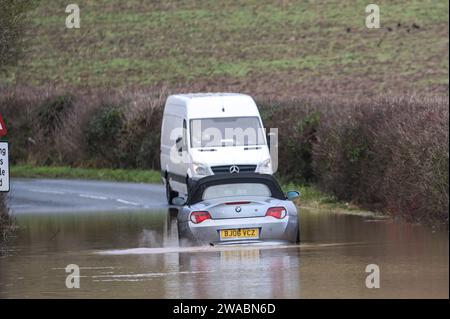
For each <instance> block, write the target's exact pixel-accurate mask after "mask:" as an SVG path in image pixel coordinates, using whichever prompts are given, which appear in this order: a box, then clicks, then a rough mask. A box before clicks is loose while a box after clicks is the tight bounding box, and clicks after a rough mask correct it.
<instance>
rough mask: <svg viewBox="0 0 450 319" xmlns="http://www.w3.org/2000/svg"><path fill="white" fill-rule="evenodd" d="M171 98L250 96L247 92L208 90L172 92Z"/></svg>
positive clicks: (185, 99)
mask: <svg viewBox="0 0 450 319" xmlns="http://www.w3.org/2000/svg"><path fill="white" fill-rule="evenodd" d="M171 97H172V98H176V99H178V100H183V101H190V100H193V99H202V98H217V97H247V98H248V97H250V96H249V95H247V94H242V93H227V92H217V93H216V92H208V93H183V94H174V95H171Z"/></svg>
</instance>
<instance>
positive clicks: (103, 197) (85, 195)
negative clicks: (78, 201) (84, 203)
mask: <svg viewBox="0 0 450 319" xmlns="http://www.w3.org/2000/svg"><path fill="white" fill-rule="evenodd" d="M78 196H80V197H83V198H91V199H101V200H106V199H108V197H105V196H97V195H90V194H79V195H78Z"/></svg>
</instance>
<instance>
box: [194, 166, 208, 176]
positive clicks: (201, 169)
mask: <svg viewBox="0 0 450 319" xmlns="http://www.w3.org/2000/svg"><path fill="white" fill-rule="evenodd" d="M192 168H193V170H194V173H195V175H211V170H210V169H209V166H208V165H206V164H202V163H192Z"/></svg>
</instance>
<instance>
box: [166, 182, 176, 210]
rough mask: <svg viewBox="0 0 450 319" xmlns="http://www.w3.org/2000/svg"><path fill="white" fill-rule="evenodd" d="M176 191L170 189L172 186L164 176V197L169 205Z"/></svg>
mask: <svg viewBox="0 0 450 319" xmlns="http://www.w3.org/2000/svg"><path fill="white" fill-rule="evenodd" d="M177 195H178V194H177V192H174V191H173V190H172V187H170V183H169V180H168V179H167V178H166V198H167V203H168V204H169V205H172V200H173V199H174V198H175V197H177Z"/></svg>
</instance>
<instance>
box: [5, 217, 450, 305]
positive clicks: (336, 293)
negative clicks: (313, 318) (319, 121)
mask: <svg viewBox="0 0 450 319" xmlns="http://www.w3.org/2000/svg"><path fill="white" fill-rule="evenodd" d="M175 215H176V211H168V210H167V209H162V210H152V211H130V212H123V211H114V212H98V213H77V214H74V213H60V214H58V213H48V214H44V213H38V214H37V213H33V214H32V213H29V214H20V215H18V216H16V218H17V222H18V224H19V226H20V229H19V230H18V235H17V238H16V239H15V240H14V242H13V243H12V245H11V247H10V250H9V251H8V252H7V254H6V255H5V256H3V257H0V298H448V297H449V266H448V261H449V245H448V232H447V231H433V230H432V229H430V228H427V227H422V226H416V225H408V224H402V223H396V222H393V221H392V220H390V219H378V218H374V217H371V216H360V215H346V214H342V213H333V212H327V211H315V210H306V209H302V211H301V240H302V242H301V244H300V245H258V246H250V245H246V246H226V247H223V246H222V247H186V248H179V247H178V235H177V228H176V220H175ZM69 264H76V265H78V266H79V267H80V287H79V288H72V289H69V288H67V287H66V276H67V275H69V273H66V270H65V268H66V266H67V265H69ZM369 264H376V265H377V266H378V267H379V270H380V277H379V278H380V287H379V288H373V289H369V288H367V287H366V277H367V276H368V275H369V273H366V266H367V265H369Z"/></svg>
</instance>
